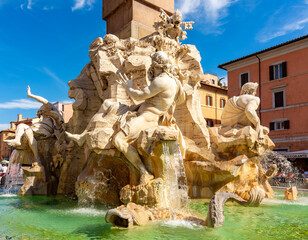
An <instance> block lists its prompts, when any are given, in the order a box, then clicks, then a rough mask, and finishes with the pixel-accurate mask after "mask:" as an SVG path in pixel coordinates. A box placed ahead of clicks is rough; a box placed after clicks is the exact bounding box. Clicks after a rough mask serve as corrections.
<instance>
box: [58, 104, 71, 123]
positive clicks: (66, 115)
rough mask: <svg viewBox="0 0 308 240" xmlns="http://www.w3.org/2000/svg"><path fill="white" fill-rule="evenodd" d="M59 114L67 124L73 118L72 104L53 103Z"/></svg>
mask: <svg viewBox="0 0 308 240" xmlns="http://www.w3.org/2000/svg"><path fill="white" fill-rule="evenodd" d="M53 105H54V106H55V107H56V108H57V110H58V111H59V113H60V114H61V115H62V117H63V120H64V122H65V123H67V122H68V121H69V120H70V118H71V117H72V116H73V104H72V103H62V102H55V103H54V104H53Z"/></svg>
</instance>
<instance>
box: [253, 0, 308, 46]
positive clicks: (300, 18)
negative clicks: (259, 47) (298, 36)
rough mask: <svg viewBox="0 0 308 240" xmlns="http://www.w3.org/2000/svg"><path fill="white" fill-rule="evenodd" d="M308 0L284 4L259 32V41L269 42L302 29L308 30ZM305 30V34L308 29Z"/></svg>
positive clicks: (257, 37)
mask: <svg viewBox="0 0 308 240" xmlns="http://www.w3.org/2000/svg"><path fill="white" fill-rule="evenodd" d="M307 4H308V0H305V1H304V2H301V3H300V4H299V3H291V4H289V5H283V6H282V7H281V8H279V9H278V10H277V11H275V12H274V13H273V15H272V16H271V17H269V19H268V20H267V21H266V24H265V26H264V27H263V28H262V29H261V30H260V31H259V32H258V33H257V35H256V39H257V40H258V41H259V42H268V41H270V40H272V39H274V38H278V37H281V36H285V35H288V34H290V33H293V32H295V31H300V30H302V29H305V30H308V17H307V16H308V8H307ZM305 30H303V31H302V32H303V35H304V34H306V32H307V31H305Z"/></svg>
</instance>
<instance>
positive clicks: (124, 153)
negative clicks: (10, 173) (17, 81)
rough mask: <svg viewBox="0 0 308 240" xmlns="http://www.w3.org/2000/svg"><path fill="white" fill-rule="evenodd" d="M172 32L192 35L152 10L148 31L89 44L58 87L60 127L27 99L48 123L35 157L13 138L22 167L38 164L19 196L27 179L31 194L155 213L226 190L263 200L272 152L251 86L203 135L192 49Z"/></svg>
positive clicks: (196, 56) (176, 16)
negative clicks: (65, 108)
mask: <svg viewBox="0 0 308 240" xmlns="http://www.w3.org/2000/svg"><path fill="white" fill-rule="evenodd" d="M181 25H184V26H186V27H185V29H191V28H192V27H191V25H192V22H185V23H184V22H181V16H180V14H179V13H178V12H176V13H175V14H174V15H173V16H172V17H168V16H166V15H165V14H164V13H163V12H162V21H161V22H160V23H157V24H156V26H157V32H155V33H153V34H151V35H149V36H147V37H145V38H143V39H141V40H137V39H133V38H128V39H119V38H118V37H116V36H114V35H112V34H107V35H106V36H104V38H101V37H98V38H96V39H95V40H94V41H93V42H92V43H91V44H90V47H89V58H90V62H89V63H88V64H87V65H86V66H85V67H84V68H83V69H82V71H81V73H80V75H79V76H78V77H77V78H76V79H73V80H71V81H69V83H68V84H69V86H70V90H69V93H68V95H69V97H70V98H73V99H74V100H75V102H74V103H73V109H74V113H73V117H72V118H71V120H70V121H69V123H68V124H66V125H65V124H63V122H61V118H59V116H58V115H59V114H58V113H56V114H55V113H51V112H53V109H52V108H51V107H50V106H49V103H48V101H47V100H46V101H45V99H42V98H41V97H40V98H38V96H36V99H39V100H40V101H41V102H42V103H43V104H44V106H45V108H47V110H46V109H45V110H46V111H45V112H44V114H45V116H44V115H43V116H44V117H45V120H44V123H46V121H49V122H50V124H49V125H48V124H47V125H48V131H47V134H46V133H45V135H44V136H45V139H42V138H39V137H37V138H35V140H37V146H38V147H37V152H36V151H35V148H33V146H32V145H31V144H30V145H29V144H28V142H26V141H25V137H26V136H28V135H25V136H24V137H22V138H21V146H19V147H20V149H21V152H22V154H20V156H23V158H25V159H23V161H24V162H26V161H28V160H29V159H31V161H28V162H29V163H30V164H31V163H32V162H33V161H35V159H39V161H40V162H41V165H42V167H41V168H40V169H41V170H40V171H38V172H40V174H38V173H37V171H32V172H31V171H30V170H29V171H28V173H27V178H28V176H29V179H28V180H29V181H26V182H28V183H27V184H26V185H27V187H26V186H25V187H24V189H30V186H34V185H35V186H37V185H36V183H35V181H32V180H31V179H32V178H37V179H43V178H44V177H45V183H46V184H45V185H41V186H40V187H39V188H41V190H35V191H32V192H31V194H55V193H57V194H76V195H77V196H78V198H79V202H80V203H83V204H109V205H116V206H118V205H121V204H122V203H125V204H126V203H129V202H134V203H138V204H141V205H144V206H151V207H159V208H166V207H172V208H180V207H181V206H182V205H183V203H184V202H185V199H187V192H188V195H189V196H190V197H194V198H203V197H208V198H210V197H212V196H213V195H214V194H215V193H217V192H219V191H230V192H233V193H236V194H238V195H239V196H241V197H242V198H243V199H245V200H248V199H251V195H250V193H251V189H253V188H256V187H258V188H260V189H264V190H265V192H266V196H267V197H270V196H271V195H272V194H273V192H272V189H271V187H270V185H269V184H268V182H267V179H268V178H269V177H271V176H272V175H273V174H272V173H270V172H266V171H265V170H264V169H263V168H262V166H261V164H260V159H261V158H262V157H261V155H262V153H263V152H264V151H265V150H266V149H272V148H273V147H274V145H273V143H272V142H271V140H270V139H269V138H268V136H267V133H268V129H267V128H266V127H263V126H261V125H260V121H259V119H258V116H257V114H256V109H257V108H258V105H259V101H260V100H259V98H258V97H256V96H255V91H256V88H257V85H256V84H251V83H249V84H247V85H244V87H243V89H242V93H241V95H240V96H237V97H233V98H232V99H230V100H229V101H228V103H227V105H226V108H225V111H224V113H223V116H222V126H221V127H216V128H208V127H207V125H206V121H205V120H204V118H203V116H202V112H201V108H200V94H199V92H198V88H199V87H200V83H199V82H200V80H202V79H203V70H202V66H201V63H200V62H201V57H200V54H199V52H198V50H197V49H196V47H195V46H193V45H189V44H182V43H181V42H180V41H179V39H185V38H186V33H185V32H184V31H183V29H182V28H181ZM48 107H49V108H48ZM48 119H49V120H48ZM27 131H30V130H27ZM33 131H34V130H33ZM64 131H66V135H65V134H64ZM37 161H38V160H37ZM32 170H33V169H32ZM30 177H31V178H30ZM30 180H31V181H30ZM30 182H31V183H30ZM43 182H44V181H43ZM31 184H32V185H31ZM46 186H47V187H46ZM46 188H47V191H45V189H46ZM21 194H23V195H25V194H26V192H25V191H24V190H23V191H21Z"/></svg>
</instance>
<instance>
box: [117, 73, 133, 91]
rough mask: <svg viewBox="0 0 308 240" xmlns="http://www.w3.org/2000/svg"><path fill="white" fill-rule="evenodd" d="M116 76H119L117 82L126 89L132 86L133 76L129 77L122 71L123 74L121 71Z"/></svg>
mask: <svg viewBox="0 0 308 240" xmlns="http://www.w3.org/2000/svg"><path fill="white" fill-rule="evenodd" d="M118 76H119V79H118V80H117V83H118V84H121V85H122V86H123V87H125V88H126V89H128V88H131V87H132V86H133V77H131V78H130V79H129V78H128V77H127V76H126V74H125V73H123V75H122V74H121V73H118Z"/></svg>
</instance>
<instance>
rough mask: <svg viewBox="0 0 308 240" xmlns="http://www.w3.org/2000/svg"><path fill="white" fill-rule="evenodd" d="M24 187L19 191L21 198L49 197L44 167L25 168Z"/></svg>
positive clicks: (36, 165)
mask: <svg viewBox="0 0 308 240" xmlns="http://www.w3.org/2000/svg"><path fill="white" fill-rule="evenodd" d="M22 169H23V177H24V179H25V183H24V185H23V186H22V187H21V189H20V190H19V191H18V195H19V196H34V195H48V184H47V182H46V175H45V169H44V167H43V166H42V165H38V164H35V165H34V166H33V167H23V168H22Z"/></svg>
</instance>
